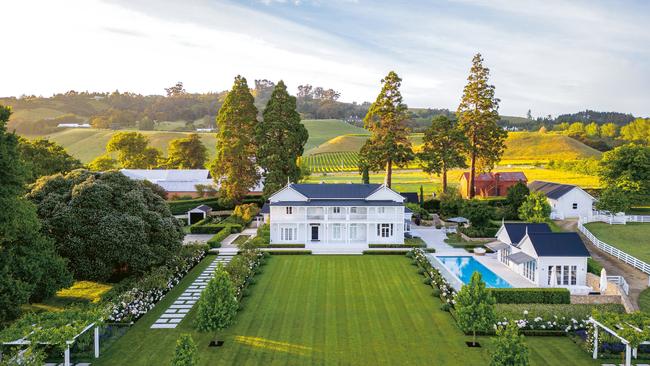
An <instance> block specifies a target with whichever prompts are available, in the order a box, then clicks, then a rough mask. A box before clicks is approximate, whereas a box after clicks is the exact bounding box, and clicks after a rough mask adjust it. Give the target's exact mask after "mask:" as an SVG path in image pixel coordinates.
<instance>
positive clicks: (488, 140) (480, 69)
mask: <svg viewBox="0 0 650 366" xmlns="http://www.w3.org/2000/svg"><path fill="white" fill-rule="evenodd" d="M489 76H490V69H488V68H487V67H484V66H483V58H482V57H481V54H480V53H478V54H476V56H474V59H473V60H472V68H471V70H470V74H469V77H468V78H467V80H468V82H467V85H465V88H464V89H463V98H462V100H461V101H460V105H459V106H458V110H457V111H456V116H457V117H458V127H459V128H460V129H461V131H463V134H464V135H465V137H466V138H467V148H466V151H465V153H466V156H467V158H468V160H469V161H470V178H469V198H474V196H475V193H476V191H475V187H474V181H475V177H476V170H477V169H479V170H481V171H490V170H492V168H493V167H494V165H495V164H496V163H497V162H498V161H499V160H500V159H501V156H502V155H503V151H504V149H505V139H506V137H507V136H508V134H507V132H506V131H504V130H503V129H502V128H501V127H499V126H498V125H497V122H498V121H499V99H497V98H495V96H494V85H490V84H488V78H489Z"/></svg>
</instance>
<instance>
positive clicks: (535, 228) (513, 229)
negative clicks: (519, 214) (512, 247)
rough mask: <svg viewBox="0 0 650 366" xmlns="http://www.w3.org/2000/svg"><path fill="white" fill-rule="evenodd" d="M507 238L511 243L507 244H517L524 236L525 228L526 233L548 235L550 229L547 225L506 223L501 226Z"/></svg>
mask: <svg viewBox="0 0 650 366" xmlns="http://www.w3.org/2000/svg"><path fill="white" fill-rule="evenodd" d="M503 226H504V228H505V230H506V232H507V233H508V237H510V241H512V243H509V244H518V243H519V242H520V241H521V239H523V238H524V235H526V228H528V233H550V232H551V228H550V227H549V226H548V224H531V223H527V222H506V223H504V224H503Z"/></svg>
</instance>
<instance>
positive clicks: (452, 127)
mask: <svg viewBox="0 0 650 366" xmlns="http://www.w3.org/2000/svg"><path fill="white" fill-rule="evenodd" d="M422 142H423V143H424V146H423V147H422V150H421V151H420V152H419V153H418V158H419V160H420V163H421V165H422V170H424V171H425V172H427V173H429V174H438V175H440V176H441V177H442V191H443V192H447V171H449V169H453V168H465V167H466V166H467V165H466V164H465V157H464V156H463V150H464V148H465V144H466V142H467V139H466V138H465V135H463V132H462V131H460V130H459V129H458V128H457V125H456V123H455V122H454V121H452V120H451V119H450V118H449V117H447V116H444V115H440V116H436V117H434V118H433V121H431V126H430V127H429V128H427V129H426V131H424V138H423V139H422Z"/></svg>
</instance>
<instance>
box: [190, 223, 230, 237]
mask: <svg viewBox="0 0 650 366" xmlns="http://www.w3.org/2000/svg"><path fill="white" fill-rule="evenodd" d="M202 221H203V220H201V221H199V222H197V223H196V224H194V225H192V226H190V233H192V234H218V233H219V232H221V230H222V229H224V228H230V232H231V233H240V232H241V231H242V229H243V227H242V226H241V225H239V224H228V223H223V222H220V223H218V224H202Z"/></svg>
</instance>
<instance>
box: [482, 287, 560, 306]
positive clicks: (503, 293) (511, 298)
mask: <svg viewBox="0 0 650 366" xmlns="http://www.w3.org/2000/svg"><path fill="white" fill-rule="evenodd" d="M489 290H490V292H492V295H494V298H495V300H496V302H497V304H569V303H571V293H570V292H569V290H568V289H566V288H558V287H553V288H491V289H489Z"/></svg>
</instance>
